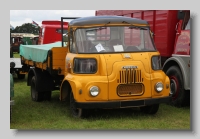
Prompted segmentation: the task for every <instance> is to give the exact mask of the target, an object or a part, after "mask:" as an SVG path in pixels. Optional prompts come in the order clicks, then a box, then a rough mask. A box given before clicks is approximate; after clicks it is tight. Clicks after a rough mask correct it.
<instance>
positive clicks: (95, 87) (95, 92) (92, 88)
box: [90, 86, 99, 97]
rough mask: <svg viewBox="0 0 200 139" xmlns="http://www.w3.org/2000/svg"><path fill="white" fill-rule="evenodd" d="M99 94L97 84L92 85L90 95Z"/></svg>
mask: <svg viewBox="0 0 200 139" xmlns="http://www.w3.org/2000/svg"><path fill="white" fill-rule="evenodd" d="M98 94H99V88H98V87H97V86H92V87H91V88H90V95H91V96H93V97H96V96H97V95H98Z"/></svg>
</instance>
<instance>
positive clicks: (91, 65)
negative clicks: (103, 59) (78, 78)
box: [73, 58, 97, 74]
mask: <svg viewBox="0 0 200 139" xmlns="http://www.w3.org/2000/svg"><path fill="white" fill-rule="evenodd" d="M73 71H74V73H88V74H91V73H95V72H97V61H96V59H92V58H84V59H83V58H75V59H74V68H73Z"/></svg>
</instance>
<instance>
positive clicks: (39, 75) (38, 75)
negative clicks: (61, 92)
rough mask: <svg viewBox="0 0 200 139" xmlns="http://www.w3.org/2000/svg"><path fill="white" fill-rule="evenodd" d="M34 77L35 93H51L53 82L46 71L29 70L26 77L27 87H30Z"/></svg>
mask: <svg viewBox="0 0 200 139" xmlns="http://www.w3.org/2000/svg"><path fill="white" fill-rule="evenodd" d="M33 76H35V80H36V90H37V91H52V90H53V89H54V80H53V78H52V77H51V75H50V74H49V73H48V72H47V71H46V70H43V71H42V70H41V69H38V68H30V70H29V72H28V77H27V86H30V85H31V80H32V77H33Z"/></svg>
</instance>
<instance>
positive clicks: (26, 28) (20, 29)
mask: <svg viewBox="0 0 200 139" xmlns="http://www.w3.org/2000/svg"><path fill="white" fill-rule="evenodd" d="M39 29H40V27H39V26H38V27H37V26H34V25H33V24H31V23H25V24H22V25H21V26H17V27H16V28H15V29H14V30H10V31H11V33H32V34H35V35H38V34H39Z"/></svg>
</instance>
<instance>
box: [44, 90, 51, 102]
mask: <svg viewBox="0 0 200 139" xmlns="http://www.w3.org/2000/svg"><path fill="white" fill-rule="evenodd" d="M44 100H48V101H50V100H51V91H45V92H44Z"/></svg>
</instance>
